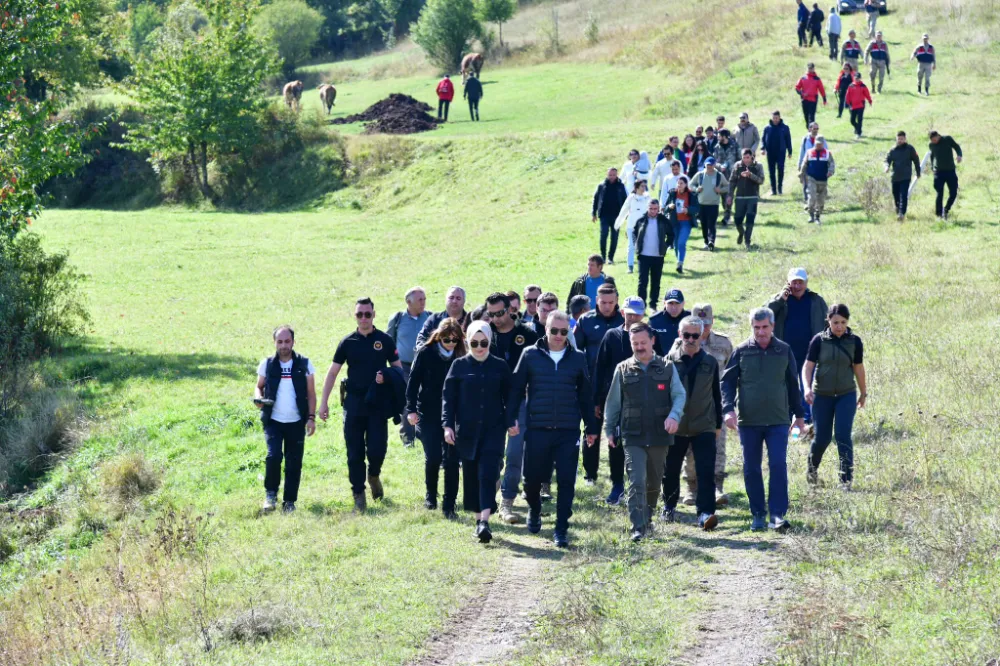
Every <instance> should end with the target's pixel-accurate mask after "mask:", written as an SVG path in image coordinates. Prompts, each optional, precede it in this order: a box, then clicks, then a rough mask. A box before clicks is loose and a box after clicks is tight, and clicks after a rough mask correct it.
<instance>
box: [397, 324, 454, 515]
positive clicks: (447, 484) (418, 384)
mask: <svg viewBox="0 0 1000 666" xmlns="http://www.w3.org/2000/svg"><path fill="white" fill-rule="evenodd" d="M462 356H465V334H464V333H463V332H462V326H461V325H460V324H459V323H458V320H456V319H453V318H451V317H448V318H447V319H444V320H443V321H442V322H441V323H440V324H439V325H438V327H437V329H436V330H435V331H434V332H433V333H432V334H431V337H430V338H428V339H427V342H426V343H425V344H424V346H423V347H421V348H420V350H419V351H418V352H417V355H416V356H415V357H414V359H413V365H412V366H411V367H410V379H409V381H408V382H407V384H406V411H407V414H406V418H407V420H408V421H409V423H410V425H411V426H416V433H417V438H418V439H419V440H420V443H421V444H423V446H424V483H425V485H426V494H425V496H424V508H426V509H428V510H431V511H433V510H434V509H437V489H438V475H439V473H440V470H441V462H442V460H443V461H444V497H443V500H442V502H441V510H442V511H444V515H445V518H449V519H454V518H455V517H456V516H455V498H456V497H457V496H458V452H456V451H455V447H454V446H445V443H444V428H443V427H442V425H441V395H442V393H443V391H444V378H445V377H446V376H447V375H448V370H449V369H451V364H452V363H453V362H454V361H455V359H457V358H460V357H462Z"/></svg>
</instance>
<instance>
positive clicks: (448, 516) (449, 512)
mask: <svg viewBox="0 0 1000 666" xmlns="http://www.w3.org/2000/svg"><path fill="white" fill-rule="evenodd" d="M444 518H445V520H458V514H456V513H455V510H454V509H445V510H444Z"/></svg>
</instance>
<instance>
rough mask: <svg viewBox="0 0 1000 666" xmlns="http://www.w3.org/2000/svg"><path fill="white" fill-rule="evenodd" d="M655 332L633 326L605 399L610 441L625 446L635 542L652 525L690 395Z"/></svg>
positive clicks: (643, 325) (629, 508) (643, 327)
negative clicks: (657, 348) (628, 351)
mask: <svg viewBox="0 0 1000 666" xmlns="http://www.w3.org/2000/svg"><path fill="white" fill-rule="evenodd" d="M653 336H654V333H653V329H651V328H650V327H649V324H647V323H645V322H639V323H636V324H633V325H632V326H631V327H630V328H629V340H630V342H631V344H632V358H629V359H626V360H624V361H622V362H621V363H619V364H618V367H616V368H615V372H614V376H613V377H612V379H611V390H610V391H609V392H608V398H607V401H606V402H605V404H604V433H605V435H607V438H608V446H610V447H615V446H624V447H625V469H626V471H627V473H628V496H627V504H628V515H629V520H630V522H631V523H632V541H640V540H641V539H642V538H643V537H644V536H646V533H647V530H649V529H650V527H651V523H652V516H653V511H654V510H655V509H656V498H657V496H658V495H659V494H660V480H661V479H662V478H663V465H664V462H665V461H666V458H667V449H668V448H669V447H670V446H671V445H673V443H674V433H676V432H677V428H678V426H679V425H680V421H681V418H682V416H683V414H684V402H685V397H686V394H685V391H684V385H683V384H682V383H681V380H680V376H679V375H678V374H677V369H676V368H675V367H674V364H673V363H671V362H669V361H666V360H664V359H663V358H661V357H659V356H656V355H655V354H654V353H653V341H654V337H653ZM619 428H620V431H621V437H620V440H621V441H619V438H618V437H616V432H617V429H619ZM681 458H682V459H683V456H681Z"/></svg>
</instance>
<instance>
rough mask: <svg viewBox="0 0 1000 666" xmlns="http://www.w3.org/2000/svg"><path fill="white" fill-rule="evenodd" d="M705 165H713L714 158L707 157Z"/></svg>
mask: <svg viewBox="0 0 1000 666" xmlns="http://www.w3.org/2000/svg"><path fill="white" fill-rule="evenodd" d="M705 164H715V158H714V157H709V158H708V159H707V160H705Z"/></svg>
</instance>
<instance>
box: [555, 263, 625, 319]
mask: <svg viewBox="0 0 1000 666" xmlns="http://www.w3.org/2000/svg"><path fill="white" fill-rule="evenodd" d="M603 284H610V285H611V286H612V287H613V286H615V279H614V278H613V277H611V276H610V275H605V274H604V258H603V257H602V256H601V255H599V254H592V255H590V257H588V258H587V272H586V273H584V274H583V275H581V276H580V277H578V278H577V279H575V280H573V284H572V285H570V288H569V296H567V297H566V310H567V312H568V311H569V302H570V301H572V300H573V297H574V296H586V297H587V298H589V299H590V307H591V308H594V307H596V306H597V290H598V289H599V288H600V287H601V285H603Z"/></svg>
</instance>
